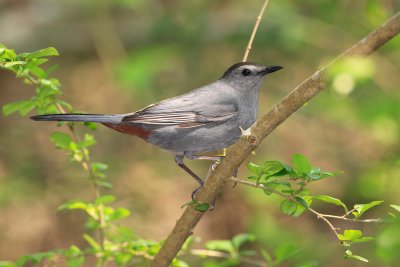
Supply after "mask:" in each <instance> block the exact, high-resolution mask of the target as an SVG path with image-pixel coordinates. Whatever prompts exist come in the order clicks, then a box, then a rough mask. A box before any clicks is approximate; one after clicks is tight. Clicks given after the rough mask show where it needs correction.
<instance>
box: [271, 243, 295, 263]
mask: <svg viewBox="0 0 400 267" xmlns="http://www.w3.org/2000/svg"><path fill="white" fill-rule="evenodd" d="M300 251H301V250H300V249H298V248H297V247H296V246H295V245H293V244H289V243H283V244H281V245H279V246H278V248H277V249H275V251H274V255H275V261H276V263H281V262H283V261H285V260H287V259H289V258H292V257H294V256H296V255H297V254H298V253H299V252H300Z"/></svg>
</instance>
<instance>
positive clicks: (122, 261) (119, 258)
mask: <svg viewBox="0 0 400 267" xmlns="http://www.w3.org/2000/svg"><path fill="white" fill-rule="evenodd" d="M132 257H133V256H132V254H131V253H126V252H118V254H117V255H116V256H115V257H114V259H115V262H116V263H117V264H118V266H120V265H126V264H128V263H129V262H130V261H131V259H132Z"/></svg>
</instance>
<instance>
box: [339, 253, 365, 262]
mask: <svg viewBox="0 0 400 267" xmlns="http://www.w3.org/2000/svg"><path fill="white" fill-rule="evenodd" d="M345 253H346V254H345V255H344V256H343V258H345V259H355V260H359V261H363V262H368V260H367V259H366V258H363V257H361V256H358V255H354V254H353V253H352V252H351V251H350V250H346V251H345Z"/></svg>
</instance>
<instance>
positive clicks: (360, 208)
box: [353, 200, 384, 218]
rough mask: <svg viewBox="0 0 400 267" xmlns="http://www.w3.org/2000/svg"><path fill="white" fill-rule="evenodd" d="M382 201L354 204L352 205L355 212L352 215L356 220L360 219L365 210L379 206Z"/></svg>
mask: <svg viewBox="0 0 400 267" xmlns="http://www.w3.org/2000/svg"><path fill="white" fill-rule="evenodd" d="M383 202H384V201H383V200H376V201H372V202H370V203H368V204H356V205H354V209H355V210H356V211H355V212H353V215H354V216H355V217H356V218H360V217H361V216H362V215H363V214H364V213H365V212H366V211H367V210H369V209H371V208H373V207H375V206H378V205H380V204H382V203H383Z"/></svg>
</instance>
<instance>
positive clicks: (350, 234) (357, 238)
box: [338, 230, 374, 243]
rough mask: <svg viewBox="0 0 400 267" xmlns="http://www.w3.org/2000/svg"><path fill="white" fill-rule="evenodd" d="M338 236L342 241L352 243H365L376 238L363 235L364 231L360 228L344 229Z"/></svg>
mask: <svg viewBox="0 0 400 267" xmlns="http://www.w3.org/2000/svg"><path fill="white" fill-rule="evenodd" d="M338 238H339V240H341V241H347V242H351V243H363V242H368V241H371V240H374V238H373V237H369V236H363V233H362V231H360V230H344V232H343V234H338Z"/></svg>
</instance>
